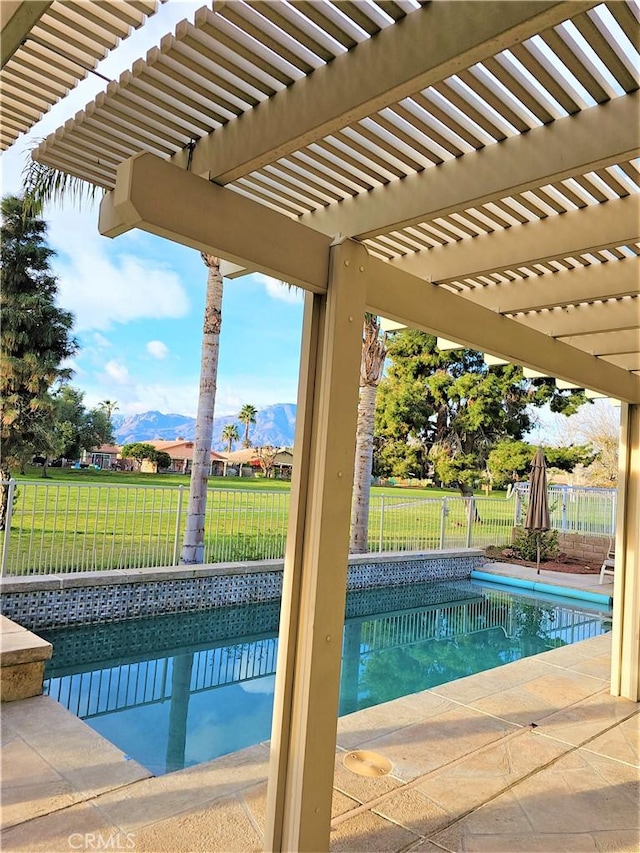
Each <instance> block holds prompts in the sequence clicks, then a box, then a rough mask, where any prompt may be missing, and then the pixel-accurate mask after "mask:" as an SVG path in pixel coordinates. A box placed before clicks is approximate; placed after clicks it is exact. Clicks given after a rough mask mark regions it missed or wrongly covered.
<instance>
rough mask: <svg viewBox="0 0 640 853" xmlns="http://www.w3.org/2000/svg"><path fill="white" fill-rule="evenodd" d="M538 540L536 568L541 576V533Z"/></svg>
mask: <svg viewBox="0 0 640 853" xmlns="http://www.w3.org/2000/svg"><path fill="white" fill-rule="evenodd" d="M536 539H537V545H538V548H537V555H536V566H537V569H538V574H540V534H539V533H538V535H537V537H536Z"/></svg>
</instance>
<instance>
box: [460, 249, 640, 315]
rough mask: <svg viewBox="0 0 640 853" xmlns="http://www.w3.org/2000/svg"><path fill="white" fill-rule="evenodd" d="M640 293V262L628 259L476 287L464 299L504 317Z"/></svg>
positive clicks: (468, 291) (466, 291) (463, 293)
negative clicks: (504, 315)
mask: <svg viewBox="0 0 640 853" xmlns="http://www.w3.org/2000/svg"><path fill="white" fill-rule="evenodd" d="M639 290H640V260H639V259H637V258H633V259H632V258H628V259H625V260H624V261H611V262H610V263H607V264H592V265H591V266H589V267H581V268H580V269H574V270H565V271H560V272H557V273H553V274H549V275H541V276H538V277H537V278H534V279H531V278H527V279H520V280H517V281H509V282H500V283H498V282H496V283H495V284H488V285H486V286H485V287H473V288H471V289H470V290H464V291H461V292H460V296H463V297H464V298H465V299H469V300H470V301H471V302H474V303H475V304H476V305H483V306H484V307H485V308H491V310H492V311H499V312H500V313H501V314H509V313H513V312H516V311H533V310H540V309H541V308H553V307H555V306H558V305H577V304H578V303H580V302H590V301H593V300H594V299H614V298H616V297H621V296H633V295H637V294H638V292H639Z"/></svg>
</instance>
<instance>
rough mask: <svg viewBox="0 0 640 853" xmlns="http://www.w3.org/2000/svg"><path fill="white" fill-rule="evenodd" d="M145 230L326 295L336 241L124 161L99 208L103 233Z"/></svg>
mask: <svg viewBox="0 0 640 853" xmlns="http://www.w3.org/2000/svg"><path fill="white" fill-rule="evenodd" d="M131 228H141V229H142V230H143V231H149V232H150V233H152V234H157V235H159V236H160V237H166V238H168V239H169V240H173V241H174V242H177V243H182V244H183V245H185V246H191V247H192V248H194V249H198V250H199V251H205V252H208V253H210V254H214V255H217V256H219V257H221V258H224V259H225V260H227V261H231V262H232V263H234V264H238V265H239V266H243V267H251V269H252V270H255V271H257V272H263V273H265V274H267V275H271V276H274V277H275V278H279V279H283V280H284V281H287V282H289V283H291V284H297V285H299V286H300V287H303V288H305V290H311V291H313V292H315V293H324V292H325V291H326V288H327V276H328V270H329V246H330V241H329V239H328V238H327V237H325V236H324V235H322V234H318V233H317V232H315V231H312V230H311V229H310V228H305V227H304V226H301V225H299V224H298V223H297V222H295V221H293V220H292V219H289V218H288V217H286V216H283V215H282V214H279V213H276V212H275V211H273V210H270V209H269V208H267V207H265V206H264V205H260V204H257V203H256V202H254V201H251V200H250V199H247V198H245V197H244V196H241V195H239V194H238V193H235V192H233V191H231V190H227V189H224V188H223V187H218V186H216V185H215V184H212V183H210V182H209V181H206V180H205V179H204V178H201V177H198V176H197V175H194V174H192V173H190V172H185V171H184V170H183V169H180V168H178V167H176V166H174V165H172V164H171V163H169V162H168V161H166V160H162V159H161V158H159V157H156V156H155V155H153V154H146V153H144V154H138V155H136V156H135V157H131V158H130V159H128V160H125V161H124V162H123V163H122V164H121V165H120V166H119V167H118V172H117V180H116V187H115V189H114V190H113V191H112V192H110V193H108V194H107V195H106V196H105V197H104V199H103V201H102V203H101V205H100V223H99V229H100V233H101V234H104V235H106V236H107V237H116V236H118V235H119V234H123V233H124V232H125V231H129V230H130V229H131Z"/></svg>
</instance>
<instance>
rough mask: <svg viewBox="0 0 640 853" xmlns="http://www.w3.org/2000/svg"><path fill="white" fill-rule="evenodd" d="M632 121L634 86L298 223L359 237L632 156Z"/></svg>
mask: <svg viewBox="0 0 640 853" xmlns="http://www.w3.org/2000/svg"><path fill="white" fill-rule="evenodd" d="M503 5H504V6H507V5H508V4H503ZM639 122H640V93H637V92H636V93H633V94H629V95H626V96H624V97H622V98H617V99H615V100H612V101H609V102H607V103H605V104H601V105H599V106H597V107H593V108H591V109H589V110H583V111H582V112H580V113H577V114H576V115H572V116H568V117H567V118H563V119H558V120H556V121H554V122H552V123H551V124H549V125H545V126H544V127H539V128H535V129H533V130H530V131H529V132H528V133H523V134H520V135H518V136H513V137H510V138H508V139H505V140H504V141H503V142H499V143H496V144H495V145H489V146H487V147H486V148H483V149H482V150H480V151H477V152H475V153H473V154H467V155H465V156H463V157H458V158H456V159H454V160H450V161H448V162H446V163H442V164H440V165H439V166H437V167H436V168H430V169H425V170H424V171H422V172H419V173H417V174H415V175H410V176H408V177H406V178H403V179H402V180H400V181H394V182H392V183H391V184H388V185H386V186H383V187H380V188H376V189H373V190H371V191H370V192H368V193H367V194H366V196H363V197H356V198H352V199H346V200H345V201H343V202H341V203H340V205H331V206H330V207H328V208H326V209H321V210H318V211H314V212H313V213H309V214H305V216H303V217H302V218H301V221H302V222H304V223H305V224H307V225H310V226H311V227H312V228H315V229H316V230H318V231H322V232H323V233H325V234H337V233H341V234H345V235H347V236H354V237H357V238H359V239H364V238H365V237H374V236H376V235H378V234H382V233H388V232H389V231H391V230H394V229H398V228H401V227H404V226H408V225H416V224H418V223H420V222H426V221H429V220H431V219H434V218H436V217H438V216H447V215H448V214H450V213H453V212H460V211H462V210H464V209H466V208H470V207H477V206H479V205H482V204H486V203H487V202H489V201H492V200H495V199H499V198H504V197H506V196H511V195H514V194H516V193H523V192H525V191H527V190H533V189H536V188H538V187H540V186H543V185H545V184H549V183H552V182H554V181H561V180H564V179H566V178H569V177H571V176H573V175H576V174H578V175H581V174H585V173H587V172H589V171H593V170H595V169H600V168H604V167H605V166H610V165H612V164H614V163H621V162H624V161H628V160H631V159H632V158H633V157H635V156H637V153H638V150H639V142H640V140H639V137H638V125H639Z"/></svg>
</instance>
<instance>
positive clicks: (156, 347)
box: [147, 341, 169, 361]
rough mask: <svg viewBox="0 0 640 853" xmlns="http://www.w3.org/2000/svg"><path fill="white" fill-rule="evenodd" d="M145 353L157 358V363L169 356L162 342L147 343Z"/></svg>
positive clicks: (167, 348)
mask: <svg viewBox="0 0 640 853" xmlns="http://www.w3.org/2000/svg"><path fill="white" fill-rule="evenodd" d="M147 352H148V353H149V355H152V356H153V357H154V358H157V359H158V361H162V359H163V358H166V357H167V356H168V355H169V347H168V346H167V345H166V344H163V343H162V341H149V342H148V343H147Z"/></svg>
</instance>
